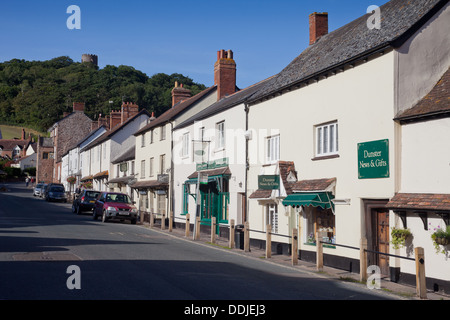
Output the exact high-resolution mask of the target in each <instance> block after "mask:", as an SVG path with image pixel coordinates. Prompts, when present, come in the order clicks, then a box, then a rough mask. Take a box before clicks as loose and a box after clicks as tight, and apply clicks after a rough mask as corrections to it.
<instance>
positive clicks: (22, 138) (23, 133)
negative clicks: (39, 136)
mask: <svg viewBox="0 0 450 320" xmlns="http://www.w3.org/2000/svg"><path fill="white" fill-rule="evenodd" d="M25 139H26V138H25V129H24V128H22V137H21V140H25Z"/></svg>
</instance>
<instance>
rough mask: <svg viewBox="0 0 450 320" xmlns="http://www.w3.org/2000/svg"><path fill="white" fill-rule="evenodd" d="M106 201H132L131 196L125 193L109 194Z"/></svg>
mask: <svg viewBox="0 0 450 320" xmlns="http://www.w3.org/2000/svg"><path fill="white" fill-rule="evenodd" d="M106 202H119V203H131V200H130V197H128V196H127V195H125V194H108V195H107V196H106Z"/></svg>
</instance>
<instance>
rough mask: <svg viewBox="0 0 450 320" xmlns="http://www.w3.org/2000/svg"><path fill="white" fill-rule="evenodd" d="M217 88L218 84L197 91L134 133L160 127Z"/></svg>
mask: <svg viewBox="0 0 450 320" xmlns="http://www.w3.org/2000/svg"><path fill="white" fill-rule="evenodd" d="M216 89H217V86H215V85H214V86H211V87H209V88H207V89H205V90H203V91H201V92H199V93H197V94H196V95H195V96H193V97H190V98H189V99H187V100H184V101H181V102H179V103H177V104H176V105H174V106H173V107H172V108H170V109H169V110H167V111H166V112H164V113H163V114H162V115H160V116H159V117H158V118H156V119H155V120H153V121H151V122H150V123H149V124H147V125H146V126H144V127H143V128H141V129H139V130H138V131H137V132H136V133H135V134H134V135H135V136H138V135H140V134H142V133H145V132H147V131H149V130H151V129H153V128H155V127H158V126H159V125H162V124H165V123H167V122H169V121H171V120H173V119H175V118H176V117H177V116H178V115H179V114H181V113H183V112H184V111H186V110H187V109H188V108H189V107H190V106H192V105H193V104H194V103H196V102H198V101H200V100H202V99H203V98H204V97H206V96H207V95H208V94H210V93H212V92H213V91H215V90H216Z"/></svg>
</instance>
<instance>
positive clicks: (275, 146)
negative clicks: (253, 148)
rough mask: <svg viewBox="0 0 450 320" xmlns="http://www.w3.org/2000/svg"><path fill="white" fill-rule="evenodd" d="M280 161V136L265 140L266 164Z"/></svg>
mask: <svg viewBox="0 0 450 320" xmlns="http://www.w3.org/2000/svg"><path fill="white" fill-rule="evenodd" d="M278 160H280V135H279V134H277V135H274V136H270V137H267V138H266V163H268V164H271V163H275V162H277V161H278Z"/></svg>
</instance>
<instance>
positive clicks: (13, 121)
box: [0, 56, 206, 132]
mask: <svg viewBox="0 0 450 320" xmlns="http://www.w3.org/2000/svg"><path fill="white" fill-rule="evenodd" d="M175 81H178V82H179V83H183V85H184V87H185V88H188V89H190V90H191V92H192V95H195V94H197V93H198V92H200V91H202V90H204V89H205V88H206V87H205V86H204V85H202V84H198V83H194V82H193V80H192V79H190V78H189V77H185V76H183V75H182V74H177V73H174V74H171V75H167V74H164V73H157V74H155V75H153V76H151V77H149V76H147V75H146V74H145V73H143V72H141V71H139V70H136V69H134V68H133V67H130V66H123V65H121V66H118V67H116V66H111V65H108V66H106V67H104V68H103V69H99V68H98V67H97V66H95V65H93V64H92V63H81V62H74V61H73V60H72V59H70V58H69V57H65V56H63V57H58V58H54V59H52V60H48V61H26V60H18V59H13V60H11V61H7V62H3V63H0V124H9V125H16V126H23V127H27V128H32V129H35V130H38V131H44V132H45V131H46V130H47V129H48V128H49V127H50V126H51V125H53V123H55V122H56V121H58V120H59V119H61V118H62V116H63V113H64V112H71V111H72V103H73V102H84V103H85V104H86V107H85V112H86V114H87V115H88V116H89V117H90V118H91V119H93V120H96V119H97V118H98V115H99V114H100V113H101V114H103V115H105V114H109V112H110V111H111V110H119V109H120V106H121V105H122V101H126V102H133V103H136V104H137V105H139V107H140V108H141V109H142V108H145V109H147V110H148V111H149V112H153V111H154V112H155V115H156V116H158V115H160V114H161V113H163V112H164V111H166V110H167V109H168V108H170V107H171V105H172V100H171V90H172V88H173V87H174V84H175ZM110 101H112V103H111V102H110Z"/></svg>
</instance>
